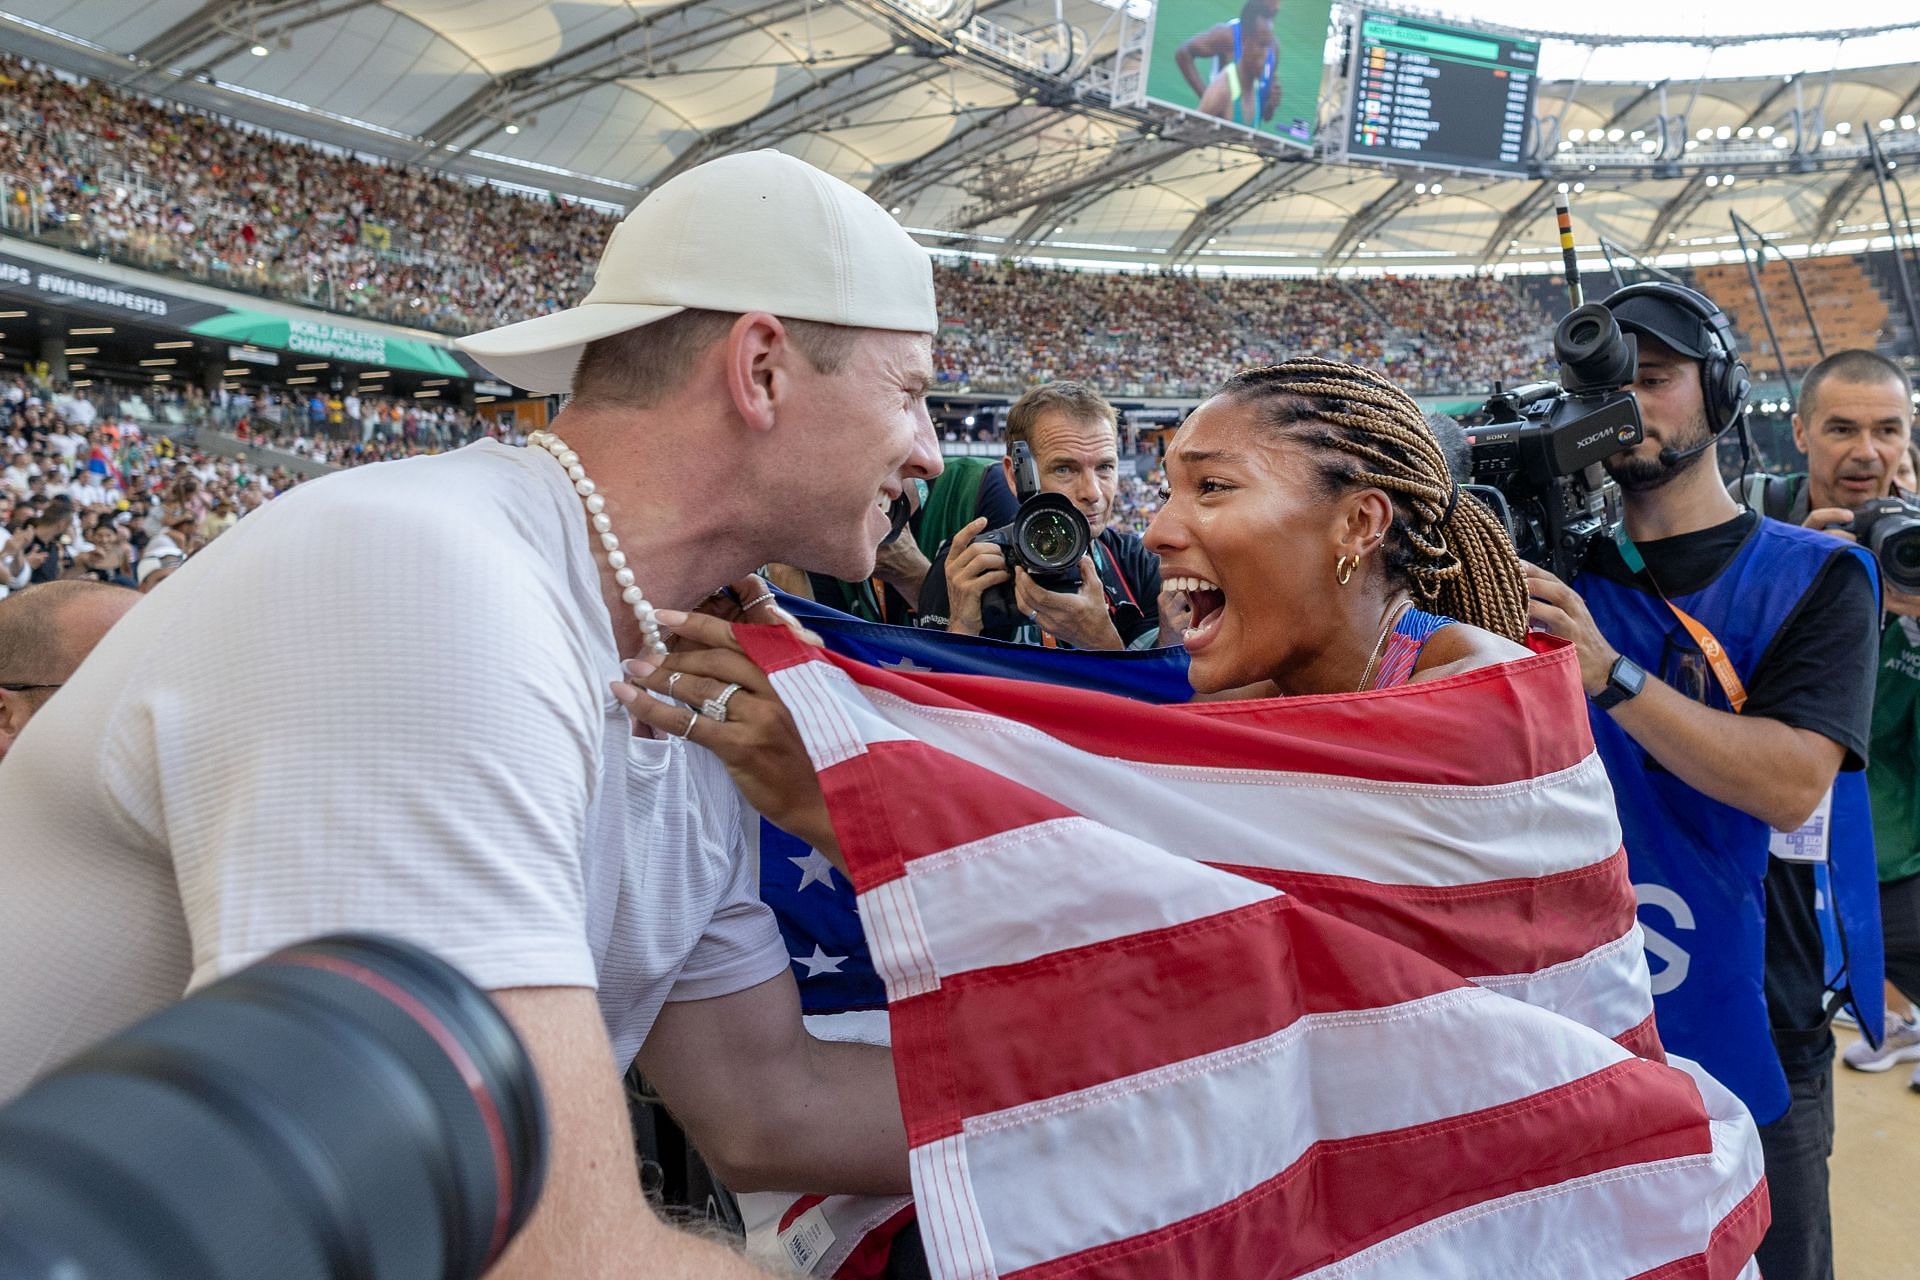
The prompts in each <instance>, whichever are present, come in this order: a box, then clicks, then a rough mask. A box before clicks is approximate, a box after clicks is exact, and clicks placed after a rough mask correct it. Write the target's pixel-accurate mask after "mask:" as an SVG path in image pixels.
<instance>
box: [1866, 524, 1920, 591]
mask: <svg viewBox="0 0 1920 1280" xmlns="http://www.w3.org/2000/svg"><path fill="white" fill-rule="evenodd" d="M1893 524H1894V527H1892V528H1889V529H1887V531H1886V532H1885V533H1884V534H1882V533H1880V531H1879V530H1878V529H1876V530H1874V532H1875V534H1877V535H1879V536H1876V537H1875V538H1874V539H1873V553H1874V555H1875V556H1876V557H1877V558H1878V559H1879V561H1880V571H1881V572H1882V573H1884V574H1885V575H1886V577H1887V582H1888V584H1889V585H1890V586H1892V587H1894V588H1895V589H1897V590H1900V591H1904V592H1907V593H1908V594H1909V595H1912V594H1920V520H1911V519H1907V520H1897V521H1895V522H1893Z"/></svg>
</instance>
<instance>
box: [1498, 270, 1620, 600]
mask: <svg viewBox="0 0 1920 1280" xmlns="http://www.w3.org/2000/svg"><path fill="white" fill-rule="evenodd" d="M1553 351H1554V356H1555V357H1556V358H1557V359H1558V360H1559V362H1560V369H1561V375H1560V376H1561V381H1560V382H1558V383H1555V382H1533V383H1528V384H1526V385H1525V386H1520V387H1515V388H1514V389H1513V390H1511V391H1508V390H1504V389H1502V388H1500V386H1499V385H1498V384H1495V389H1494V393H1493V395H1492V396H1491V397H1490V398H1489V399H1488V400H1487V402H1486V404H1485V405H1483V406H1482V407H1481V409H1480V411H1479V413H1478V414H1476V415H1475V416H1474V417H1473V419H1472V420H1470V422H1469V424H1468V425H1467V428H1466V434H1467V443H1468V446H1469V455H1470V458H1471V462H1472V479H1473V483H1471V484H1469V485H1465V486H1463V487H1464V488H1465V489H1466V490H1467V491H1468V492H1470V493H1472V494H1473V495H1474V496H1475V497H1476V498H1479V499H1480V500H1481V501H1482V502H1484V503H1486V504H1487V505H1488V506H1489V507H1491V508H1492V509H1493V512H1494V514H1495V515H1497V516H1499V517H1500V519H1501V522H1502V523H1504V524H1505V525H1506V527H1507V532H1508V534H1509V535H1511V537H1512V538H1513V544H1514V546H1515V547H1516V548H1517V549H1518V550H1519V552H1520V556H1521V558H1522V559H1523V560H1529V561H1532V562H1533V563H1534V564H1537V565H1539V566H1541V567H1542V568H1545V569H1549V570H1551V571H1552V572H1553V573H1554V574H1556V575H1557V576H1559V577H1561V578H1563V579H1570V578H1572V577H1573V575H1574V574H1575V573H1576V572H1577V571H1578V570H1579V568H1580V563H1581V561H1582V560H1584V559H1585V558H1586V554H1587V547H1588V546H1589V545H1590V544H1591V543H1592V542H1593V540H1594V538H1596V537H1603V536H1611V535H1612V533H1613V530H1614V529H1615V527H1616V526H1617V525H1618V523H1619V520H1620V486H1619V485H1617V484H1615V483H1614V482H1613V480H1612V479H1611V478H1610V477H1608V475H1607V473H1606V469H1605V468H1604V467H1602V466H1601V462H1602V460H1603V459H1605V458H1608V457H1610V456H1612V455H1613V454H1616V453H1618V452H1620V451H1621V450H1622V449H1629V448H1632V447H1633V446H1634V445H1636V444H1638V443H1640V440H1641V439H1642V436H1643V432H1642V430H1641V426H1640V406H1639V404H1638V403H1637V402H1636V401H1635V400H1634V398H1633V393H1632V392H1631V391H1627V390H1624V389H1623V388H1625V387H1628V386H1631V385H1632V383H1633V380H1634V377H1635V375H1636V373H1637V371H1638V367H1639V349H1638V346H1637V344H1636V343H1635V341H1634V339H1633V336H1632V335H1631V334H1625V333H1622V332H1621V331H1620V326H1619V324H1618V323H1617V322H1616V321H1615V320H1614V318H1613V313H1612V312H1610V311H1608V310H1607V309H1606V308H1605V307H1603V306H1600V305H1599V304H1598V303H1589V304H1587V305H1586V306H1583V307H1579V308H1576V309H1575V310H1573V311H1570V312H1568V313H1567V314H1566V316H1565V317H1563V318H1562V319H1561V321H1560V323H1559V324H1558V325H1557V326H1555V327H1554V331H1553Z"/></svg>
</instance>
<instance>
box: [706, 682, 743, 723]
mask: <svg viewBox="0 0 1920 1280" xmlns="http://www.w3.org/2000/svg"><path fill="white" fill-rule="evenodd" d="M738 692H740V686H739V685H738V684H733V683H729V684H728V685H727V687H726V688H724V689H722V690H721V691H720V692H719V693H717V694H715V695H714V696H713V697H711V698H708V699H707V700H706V701H705V702H703V703H701V704H700V714H701V715H703V716H705V717H706V718H707V719H709V720H712V721H714V722H716V723H718V724H725V723H726V722H727V703H728V702H730V701H731V700H732V699H733V695H734V694H736V693H738Z"/></svg>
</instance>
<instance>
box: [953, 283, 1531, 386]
mask: <svg viewBox="0 0 1920 1280" xmlns="http://www.w3.org/2000/svg"><path fill="white" fill-rule="evenodd" d="M934 275H935V289H936V292H937V296H938V297H939V299H940V317H941V333H940V337H939V339H938V342H937V344H936V348H935V352H934V360H935V365H936V370H937V376H938V377H939V379H940V382H941V385H942V386H943V387H946V388H949V389H955V390H958V389H961V388H965V389H967V390H972V391H985V392H998V393H1012V394H1017V393H1018V392H1020V391H1023V390H1025V389H1026V388H1028V387H1030V386H1034V385H1036V384H1038V383H1042V382H1047V381H1050V380H1054V379H1071V380H1074V381H1084V382H1088V383H1091V384H1093V385H1097V386H1100V387H1103V388H1105V389H1106V390H1107V391H1108V392H1109V393H1111V394H1114V395H1135V396H1196V395H1203V394H1205V393H1206V392H1207V391H1209V390H1210V389H1211V388H1213V387H1214V386H1216V385H1218V384H1219V383H1220V382H1221V381H1222V380H1224V379H1225V378H1227V377H1229V376H1231V375H1232V374H1233V373H1234V372H1235V371H1237V370H1239V369H1242V368H1246V367H1248V366H1250V365H1260V364H1266V363H1271V362H1273V361H1276V360H1282V359H1285V358H1287V357H1289V356H1293V355H1318V356H1326V357H1328V358H1331V359H1338V360H1351V361H1360V362H1363V363H1367V364H1372V365H1375V366H1377V367H1379V368H1381V369H1383V370H1385V371H1387V372H1388V373H1390V374H1391V375H1392V376H1393V377H1394V378H1395V379H1397V380H1398V381H1400V382H1401V383H1402V385H1405V386H1407V387H1409V388H1410V389H1412V390H1415V391H1421V392H1454V391H1472V390H1477V389H1480V388H1483V387H1485V386H1487V385H1488V384H1489V383H1491V382H1492V381H1493V380H1494V379H1496V378H1505V379H1508V380H1512V379H1514V378H1516V377H1522V376H1524V377H1531V376H1533V375H1534V374H1536V373H1539V372H1541V371H1542V370H1544V369H1545V367H1546V355H1547V350H1548V348H1547V343H1546V337H1545V335H1547V334H1548V333H1549V332H1550V331H1551V329H1552V325H1551V323H1550V322H1549V321H1548V320H1547V318H1546V317H1545V316H1544V315H1541V314H1538V313H1537V311H1536V309H1535V307H1534V306H1533V304H1532V302H1531V300H1530V299H1527V298H1524V297H1522V296H1520V295H1518V294H1516V293H1515V292H1514V291H1512V290H1510V289H1508V288H1507V286H1506V285H1505V284H1503V283H1502V282H1500V281H1497V280H1493V279H1488V278H1478V277H1446V278H1433V279H1413V278H1405V277H1397V276H1396V277H1384V278H1380V279H1376V280H1370V281H1352V282H1349V281H1342V280H1335V279H1258V280H1254V279H1244V278H1236V277H1200V276H1192V275H1181V274H1177V273H1165V274H1156V275H1120V274H1095V273H1091V272H1080V271H1064V270H1049V269H1045V268H1039V267H1023V266H1014V265H1006V264H997V265H962V266H952V267H944V266H943V267H936V268H935V272H934Z"/></svg>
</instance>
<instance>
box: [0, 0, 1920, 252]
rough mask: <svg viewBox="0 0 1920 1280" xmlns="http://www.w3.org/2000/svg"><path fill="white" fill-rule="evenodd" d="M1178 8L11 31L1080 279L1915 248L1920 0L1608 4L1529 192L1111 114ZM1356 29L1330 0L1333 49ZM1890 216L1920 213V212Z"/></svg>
mask: <svg viewBox="0 0 1920 1280" xmlns="http://www.w3.org/2000/svg"><path fill="white" fill-rule="evenodd" d="M1150 7H1151V6H1150V4H1149V3H1148V0H977V2H976V0H626V2H618V0H559V2H557V3H549V2H541V3H535V2H534V0H381V2H378V3H376V2H374V0H206V2H205V3H194V0H146V2H145V3H142V4H137V5H136V4H129V3H127V2H126V0H0V43H4V44H5V45H6V46H7V47H9V48H11V49H14V50H16V51H17V52H19V53H21V54H23V55H24V56H28V57H34V58H38V59H42V60H44V61H47V62H50V63H53V64H55V65H63V66H66V67H68V68H70V69H73V70H76V71H80V72H83V73H85V74H89V75H93V76H96V77H99V78H103V79H107V80H110V81H112V82H114V83H117V84H120V85H122V86H124V87H127V88H129V89H132V90H136V91H140V92H145V93H150V94H153V95H156V96H162V97H168V98H173V99H177V100H180V101H184V102H188V103H191V104H194V105H196V106H199V107H202V108H206V109H209V110H213V111H217V112H220V113H222V114H225V115H228V116H231V117H234V118H237V119H241V120H245V121H248V122H250V123H254V124H257V125H260V126H264V127H268V128H273V129H277V130H280V131H283V132H286V133H290V134H295V135H298V136H301V137H305V138H311V139H316V140H319V141H322V142H325V143H329V144H333V145H338V146H342V147H348V148H351V149H354V150H357V151H361V152H365V153H369V154H374V155H379V156H382V157H385V158H387V159H390V160H396V161H401V162H405V163H409V164H422V165H433V166H438V167H442V168H445V169H448V170H450V171H453V172H458V173H464V174H468V175H474V176H480V177H486V178H489V179H492V180H496V181H505V182H513V183H519V184H523V185H527V186H534V187H539V188H542V189H552V190H558V191H561V192H565V193H569V194H572V195H576V196H581V197H586V198H591V199H597V200H603V201H608V202H612V203H617V204H630V203H632V202H633V201H634V200H636V199H638V198H639V197H640V196H641V195H642V194H643V193H644V192H645V191H646V190H647V189H648V187H649V186H651V185H652V184H655V183H658V182H660V181H662V180H663V179H664V178H666V177H669V176H671V175H672V174H673V173H675V172H678V171H679V170H681V169H683V168H685V167H687V166H688V165H690V164H692V163H695V162H697V161H699V160H701V159H704V158H708V157H711V156H714V155H718V154H722V153H724V152H726V151H729V150H734V149H739V148H750V147H765V146H776V147H779V148H781V149H782V150H785V151H788V152H791V153H793V154H795V155H799V156H802V157H804V158H806V159H808V160H810V161H813V162H814V163H816V164H819V165H821V166H823V167H825V168H827V169H829V170H831V171H833V172H835V173H837V174H839V175H840V176H842V177H844V178H846V179H847V180H849V181H851V182H853V183H855V184H857V185H859V186H861V187H863V188H865V189H867V190H869V191H871V192H872V193H873V194H874V195H875V196H876V198H878V199H880V200H881V201H882V202H883V203H884V204H886V205H887V206H888V207H890V208H893V209H895V210H896V211H897V213H898V216H899V217H900V219H901V221H902V222H903V223H905V224H906V225H908V226H909V227H912V228H914V229H915V230H916V232H918V233H920V234H921V235H922V239H923V240H924V241H925V242H926V243H927V244H929V245H932V246H935V247H939V248H944V249H948V250H952V251H955V252H971V253H984V254H1008V253H1017V254H1021V255H1026V256H1034V257H1041V258H1049V259H1054V260H1061V261H1101V262H1105V263H1109V264H1137V265H1145V266H1167V265H1175V264H1178V265H1186V266H1197V267H1201V268H1216V267H1217V268H1223V269H1228V270H1260V271H1291V270H1309V269H1317V270H1324V269H1329V268H1343V269H1355V270H1369V269H1381V268H1413V267H1420V268H1442V269H1444V268H1466V267H1470V266H1475V265H1480V264H1487V263H1494V264H1508V265H1512V266H1515V267H1518V268H1520V269H1528V268H1535V267H1537V268H1539V269H1546V268H1547V267H1548V266H1550V265H1554V266H1557V263H1558V257H1557V252H1556V251H1555V249H1554V241H1553V236H1552V212H1553V210H1552V196H1553V192H1554V190H1555V189H1556V188H1557V187H1558V186H1559V185H1560V184H1561V183H1566V184H1568V185H1569V186H1570V187H1574V186H1576V184H1583V185H1582V186H1580V187H1579V188H1578V189H1577V191H1576V193H1575V194H1574V195H1573V200H1574V206H1575V215H1576V225H1577V227H1578V229H1579V231H1580V237H1579V238H1580V239H1581V240H1582V241H1586V242H1591V241H1593V240H1595V239H1596V238H1598V237H1600V236H1604V237H1605V238H1607V239H1608V240H1609V241H1610V242H1611V243H1612V244H1615V245H1618V246H1620V247H1621V248H1623V249H1626V250H1628V251H1631V252H1634V253H1638V254H1642V255H1648V256H1655V257H1656V258H1657V259H1659V260H1665V261H1685V260H1689V259H1690V260H1693V261H1710V260H1717V259H1718V258H1719V257H1720V256H1722V255H1724V254H1726V253H1727V252H1728V251H1729V249H1730V246H1731V242H1732V235H1733V233H1732V228H1731V225H1730V220H1729V216H1728V215H1729V214H1730V213H1738V214H1739V215H1741V217H1743V218H1744V219H1746V220H1747V221H1748V222H1749V223H1750V224H1751V225H1752V226H1754V227H1755V228H1757V229H1758V230H1759V231H1761V232H1763V233H1765V234H1766V235H1768V236H1770V237H1774V238H1776V239H1777V240H1778V241H1779V242H1781V243H1782V244H1786V245H1792V246H1803V247H1807V248H1810V249H1816V250H1817V249H1829V248H1830V249H1838V250H1852V249H1857V248H1862V247H1867V246H1868V245H1870V244H1873V243H1875V242H1876V237H1877V242H1878V243H1879V244H1885V243H1886V242H1887V241H1886V236H1887V227H1888V219H1887V217H1886V215H1885V214H1884V213H1883V212H1882V210H1881V204H1880V197H1879V193H1878V190H1877V188H1876V184H1875V183H1874V182H1873V180H1872V169H1871V164H1872V161H1871V159H1870V155H1869V148H1868V146H1867V145H1866V135H1867V134H1868V133H1872V134H1874V135H1875V138H1876V140H1877V141H1878V142H1880V143H1881V144H1882V145H1883V148H1884V152H1885V154H1886V156H1887V158H1889V159H1891V160H1893V161H1894V162H1895V164H1896V165H1897V164H1899V163H1900V162H1901V161H1903V160H1910V161H1911V165H1910V167H1911V168H1912V169H1920V129H1916V128H1915V125H1916V120H1915V115H1916V113H1920V24H1917V23H1916V22H1915V19H1914V15H1913V11H1912V4H1911V0H1856V2H1855V3H1852V4H1850V5H1848V6H1846V10H1847V12H1846V18H1847V21H1849V22H1850V23H1853V24H1854V26H1853V27H1852V29H1850V30H1849V31H1846V32H1836V31H1829V32H1822V33H1811V34H1809V33H1805V32H1804V31H1803V28H1804V26H1805V22H1806V19H1807V17H1808V16H1810V15H1811V14H1812V13H1813V12H1814V11H1810V10H1808V9H1807V8H1806V7H1805V6H1804V5H1801V4H1788V3H1785V2H1784V0H1748V3H1745V4H1742V5H1734V6H1727V5H1720V4H1707V3H1704V0H1615V3H1613V4H1611V5H1609V6H1607V7H1606V11H1605V18H1606V20H1607V21H1608V22H1609V23H1611V24H1613V25H1614V27H1615V28H1616V30H1620V31H1627V30H1631V31H1634V32H1635V33H1636V34H1635V35H1634V36H1633V37H1627V36H1622V35H1598V34H1593V33H1591V32H1589V33H1584V34H1583V33H1578V32H1576V33H1574V34H1572V35H1566V36H1559V37H1555V36H1552V35H1549V36H1548V38H1547V40H1546V43H1545V45H1544V47H1543V49H1542V53H1541V72H1542V77H1543V83H1542V84H1541V86H1540V92H1539V95H1538V109H1537V116H1538V119H1537V127H1536V130H1535V146H1536V162H1535V167H1534V169H1533V171H1532V173H1531V174H1530V175H1529V176H1527V177H1524V178H1491V177H1486V176H1482V175H1474V174H1468V173H1461V172H1451V173H1446V172H1426V173H1423V172H1416V171H1411V170H1405V169H1397V170H1383V169H1379V168H1372V167H1357V166H1353V165H1348V164H1344V163H1340V162H1338V161H1337V158H1333V157H1329V156H1327V155H1326V154H1325V153H1324V150H1323V151H1321V152H1319V153H1313V154H1309V153H1306V152H1302V151H1297V150H1290V149H1288V148H1287V147H1286V146H1285V145H1284V144H1280V143H1276V142H1273V141H1270V140H1266V139H1260V138H1255V137H1253V136H1252V135H1250V134H1247V133H1244V132H1242V131H1239V130H1236V129H1234V128H1233V127H1231V126H1227V125H1222V124H1220V123H1217V122H1211V121H1206V120H1203V119H1202V118H1199V117H1194V116H1189V115H1185V114H1182V113H1177V112H1171V111H1168V110H1165V109H1162V108H1158V107H1147V106H1139V107H1127V106H1116V105H1115V98H1116V94H1115V87H1116V79H1115V76H1114V70H1115V67H1116V66H1118V65H1120V64H1121V62H1122V59H1120V58H1117V57H1116V55H1117V54H1119V53H1121V51H1123V50H1128V49H1132V48H1135V47H1136V46H1134V45H1133V44H1130V43H1129V42H1130V41H1133V40H1136V39H1137V38H1138V37H1139V33H1140V30H1141V23H1140V21H1139V19H1141V18H1142V17H1144V16H1145V14H1146V13H1147V12H1148V11H1149V10H1150ZM1236 7H1237V5H1236V3H1235V0H1222V11H1223V14H1225V13H1230V12H1232V11H1233V10H1234V9H1235V8H1236ZM1406 11H1407V12H1412V11H1411V10H1406ZM1541 12H1543V11H1542V10H1541V9H1540V7H1539V6H1538V5H1537V4H1536V3H1531V2H1530V0H1457V3H1455V4H1454V5H1453V6H1452V7H1451V8H1449V9H1447V10H1446V11H1445V13H1444V15H1443V16H1446V17H1449V18H1452V19H1456V20H1463V21H1470V22H1484V23H1489V24H1492V25H1494V26H1496V27H1503V28H1505V29H1508V30H1513V31H1529V30H1531V29H1533V28H1532V27H1531V26H1530V24H1537V23H1538V21H1539V18H1538V15H1539V14H1540V13H1541ZM1350 13H1351V9H1350V7H1349V6H1348V5H1346V4H1345V3H1344V0H1343V3H1340V4H1336V5H1335V9H1334V33H1333V35H1332V36H1331V37H1330V39H1329V42H1328V57H1329V59H1334V58H1335V57H1336V56H1337V53H1338V50H1339V47H1340V43H1341V39H1342V37H1341V35H1340V27H1341V24H1342V23H1343V21H1345V20H1346V18H1347V16H1348V15H1350ZM1569 20H1570V21H1571V18H1570V19H1569ZM1779 32H1799V33H1800V34H1795V35H1787V36H1781V35H1779V34H1777V33H1779ZM1766 33H1776V34H1766ZM1325 83H1326V88H1325V90H1324V92H1323V98H1324V100H1323V101H1322V103H1321V107H1320V116H1321V120H1322V123H1323V136H1337V135H1338V134H1339V133H1340V132H1342V131H1341V130H1339V129H1338V128H1337V124H1338V118H1339V116H1340V115H1341V113H1342V112H1343V107H1342V105H1341V102H1340V97H1341V93H1340V85H1341V83H1342V81H1341V77H1340V76H1338V75H1337V74H1335V73H1334V72H1333V71H1332V70H1330V71H1329V73H1328V76H1327V79H1326V82H1325ZM1119 97H1120V99H1121V100H1122V101H1125V100H1126V98H1127V95H1126V94H1125V93H1121V94H1120V95H1119ZM1328 123H1332V124H1334V125H1335V126H1336V127H1335V128H1332V129H1328V128H1325V126H1326V125H1327V124H1328ZM1663 125H1664V130H1663ZM1662 138H1665V139H1666V140H1667V141H1666V142H1665V143H1662V142H1661V141H1660V140H1661V139H1662ZM1729 176H1731V179H1732V180H1731V181H1728V178H1729ZM1895 176H1897V177H1905V176H1907V173H1906V172H1905V171H1903V170H1896V171H1895ZM1893 209H1894V214H1895V216H1896V218H1897V219H1900V220H1904V217H1905V215H1904V214H1903V213H1902V212H1901V209H1900V205H1899V203H1898V198H1897V195H1896V198H1895V203H1894V206H1893ZM1666 255H1672V256H1670V257H1669V256H1666Z"/></svg>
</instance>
